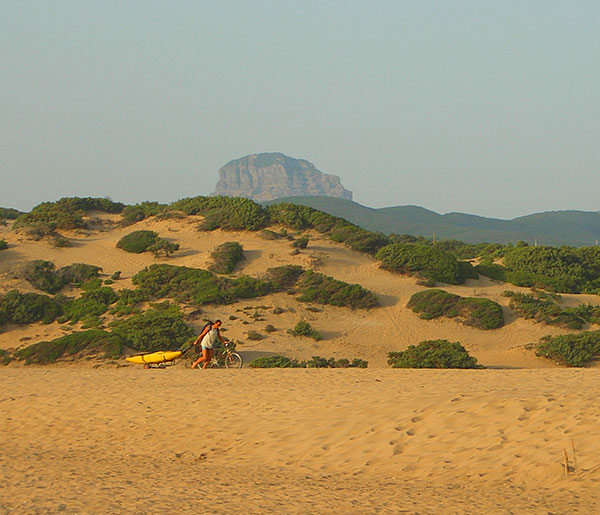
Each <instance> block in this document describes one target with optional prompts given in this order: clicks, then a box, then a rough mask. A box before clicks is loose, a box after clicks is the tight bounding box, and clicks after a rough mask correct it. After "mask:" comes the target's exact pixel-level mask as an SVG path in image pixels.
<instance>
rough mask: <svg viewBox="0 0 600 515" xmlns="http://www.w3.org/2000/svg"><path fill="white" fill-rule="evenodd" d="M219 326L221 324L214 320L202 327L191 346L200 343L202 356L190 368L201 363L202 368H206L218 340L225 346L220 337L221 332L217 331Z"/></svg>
mask: <svg viewBox="0 0 600 515" xmlns="http://www.w3.org/2000/svg"><path fill="white" fill-rule="evenodd" d="M221 325H222V322H221V321H220V320H216V321H215V322H213V323H212V324H206V325H205V326H204V329H203V330H202V332H201V333H200V335H199V336H198V338H196V341H195V342H194V343H193V344H192V345H198V343H200V344H201V345H202V356H200V357H199V358H198V359H197V360H196V361H194V362H193V363H192V368H196V367H197V366H198V365H200V363H202V362H204V364H203V365H202V368H206V367H207V366H208V364H209V363H210V361H211V360H212V357H213V354H214V347H215V344H216V343H217V341H218V340H220V341H221V343H222V344H223V345H225V340H224V339H223V337H222V336H221V331H219V327H221Z"/></svg>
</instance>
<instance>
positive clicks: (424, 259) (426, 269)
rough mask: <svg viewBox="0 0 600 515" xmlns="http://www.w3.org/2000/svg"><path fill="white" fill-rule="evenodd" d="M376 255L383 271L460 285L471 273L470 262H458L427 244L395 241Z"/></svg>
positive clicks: (451, 256)
mask: <svg viewBox="0 0 600 515" xmlns="http://www.w3.org/2000/svg"><path fill="white" fill-rule="evenodd" d="M376 257H377V259H378V260H380V261H381V268H383V269H384V270H390V271H393V272H399V273H401V274H406V275H414V274H417V275H419V276H422V277H425V278H427V279H432V280H434V281H437V282H442V283H447V284H462V283H464V281H465V279H466V278H467V276H469V274H470V271H469V272H467V270H468V269H469V266H470V265H469V264H465V265H459V264H458V261H457V259H456V258H455V257H454V256H453V255H451V254H448V253H447V252H444V251H443V250H440V249H439V248H437V247H429V246H426V245H418V244H411V243H408V244H398V243H394V244H391V245H386V246H385V247H383V248H381V249H380V250H379V251H378V252H377V255H376Z"/></svg>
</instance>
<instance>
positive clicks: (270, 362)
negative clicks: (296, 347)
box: [248, 354, 306, 368]
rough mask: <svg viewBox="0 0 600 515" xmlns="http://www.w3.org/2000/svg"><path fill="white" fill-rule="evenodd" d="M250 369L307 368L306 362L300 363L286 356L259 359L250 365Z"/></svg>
mask: <svg viewBox="0 0 600 515" xmlns="http://www.w3.org/2000/svg"><path fill="white" fill-rule="evenodd" d="M248 366H249V367H250V368H305V367H306V365H305V363H304V362H298V361H297V360H295V359H290V358H288V357H286V356H281V355H279V354H278V355H276V356H264V357H262V358H257V359H255V360H254V361H252V362H251V363H250V364H249V365H248Z"/></svg>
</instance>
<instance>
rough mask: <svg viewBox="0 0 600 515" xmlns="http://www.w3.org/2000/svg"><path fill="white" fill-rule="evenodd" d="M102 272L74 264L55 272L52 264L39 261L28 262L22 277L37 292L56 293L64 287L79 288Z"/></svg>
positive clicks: (81, 264) (84, 265) (90, 266)
mask: <svg viewBox="0 0 600 515" xmlns="http://www.w3.org/2000/svg"><path fill="white" fill-rule="evenodd" d="M101 270H102V268H100V267H99V266H95V265H87V264H85V263H74V264H72V265H69V266H65V267H62V268H61V269H59V270H56V267H55V265H54V263H52V262H51V261H44V260H41V259H38V260H35V261H30V262H28V263H26V264H25V266H24V267H23V269H22V273H21V275H22V277H23V278H24V279H25V280H27V281H29V283H31V285H32V286H33V287H35V288H37V289H38V290H42V291H45V292H46V293H50V294H55V293H58V292H59V291H60V290H61V289H62V288H63V287H64V286H66V285H68V284H71V285H73V286H80V285H81V284H82V283H83V282H85V281H88V280H90V279H93V278H97V277H98V274H99V272H100V271H101Z"/></svg>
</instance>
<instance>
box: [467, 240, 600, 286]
mask: <svg viewBox="0 0 600 515" xmlns="http://www.w3.org/2000/svg"><path fill="white" fill-rule="evenodd" d="M502 255H503V257H504V265H499V264H490V263H485V264H482V265H479V266H477V267H476V269H477V271H478V272H479V273H481V274H482V275H488V276H489V277H492V278H493V279H496V280H500V281H505V282H510V283H512V284H514V285H516V286H525V287H533V288H541V289H545V290H548V291H551V292H557V293H592V294H600V247H580V248H575V247H566V246H563V247H530V246H528V245H518V246H515V247H512V246H511V247H506V248H504V249H503V251H502Z"/></svg>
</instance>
